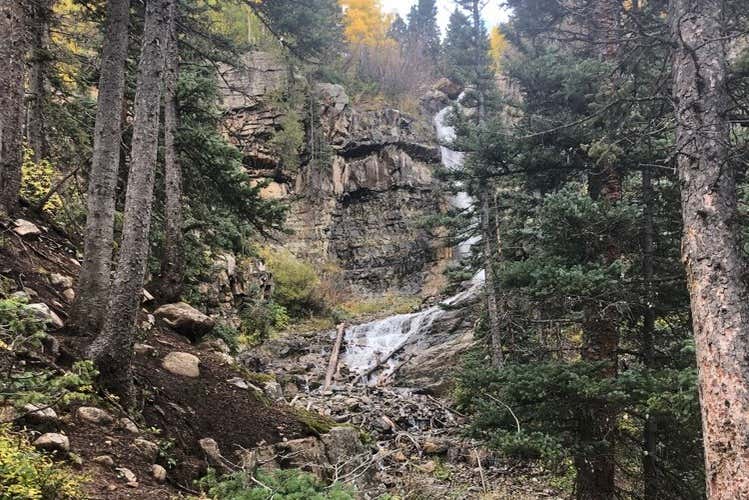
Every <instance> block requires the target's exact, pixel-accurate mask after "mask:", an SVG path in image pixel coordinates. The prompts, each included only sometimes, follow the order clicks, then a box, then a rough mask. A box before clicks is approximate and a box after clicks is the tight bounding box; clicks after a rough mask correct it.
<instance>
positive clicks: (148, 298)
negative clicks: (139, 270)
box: [143, 288, 154, 303]
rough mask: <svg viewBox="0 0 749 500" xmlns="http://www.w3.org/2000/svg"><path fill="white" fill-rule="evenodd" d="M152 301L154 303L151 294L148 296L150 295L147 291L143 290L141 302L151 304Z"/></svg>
mask: <svg viewBox="0 0 749 500" xmlns="http://www.w3.org/2000/svg"><path fill="white" fill-rule="evenodd" d="M153 301H154V296H153V295H151V294H150V293H149V292H148V290H146V289H145V288H144V289H143V302H146V303H148V302H153Z"/></svg>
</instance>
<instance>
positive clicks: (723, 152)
mask: <svg viewBox="0 0 749 500" xmlns="http://www.w3.org/2000/svg"><path fill="white" fill-rule="evenodd" d="M723 4H724V3H723V2H722V1H721V0H672V1H671V6H670V13H669V14H670V22H671V30H672V35H673V42H674V47H675V48H674V54H673V59H672V60H673V79H674V82H673V95H674V100H675V101H676V147H677V152H678V156H677V163H678V170H679V180H680V183H681V205H682V217H683V222H684V233H683V238H682V259H683V261H684V265H685V268H686V274H687V284H688V287H689V293H690V297H691V309H692V322H693V329H694V335H695V346H696V349H697V367H698V369H699V389H700V403H701V407H702V431H703V440H704V448H705V465H706V482H707V493H708V497H709V498H711V499H738V498H749V325H747V322H748V321H749V301H748V300H749V294H748V293H747V286H746V284H745V282H744V279H745V277H746V275H745V265H744V262H743V259H742V255H741V249H740V238H739V229H740V228H739V226H738V218H737V214H736V211H737V200H736V196H737V195H736V173H735V169H734V166H733V165H732V164H731V162H730V159H729V125H728V121H727V118H726V113H727V111H726V110H727V108H728V92H727V88H726V57H725V46H724V33H723V29H722V18H723V14H724V13H723Z"/></svg>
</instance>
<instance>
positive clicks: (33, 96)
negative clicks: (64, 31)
mask: <svg viewBox="0 0 749 500" xmlns="http://www.w3.org/2000/svg"><path fill="white" fill-rule="evenodd" d="M51 17H52V1H51V0H35V1H34V2H32V5H31V22H30V28H31V44H32V46H31V61H30V63H31V68H30V71H29V121H28V127H27V130H26V136H27V139H28V143H29V147H30V148H31V150H32V151H33V152H34V156H33V158H34V161H35V162H39V161H40V160H41V159H42V158H49V144H48V141H47V125H46V112H45V109H44V106H45V104H46V102H47V87H46V84H47V83H46V82H47V72H48V70H49V62H50V52H49V22H50V18H51Z"/></svg>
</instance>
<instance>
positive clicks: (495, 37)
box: [489, 26, 507, 70]
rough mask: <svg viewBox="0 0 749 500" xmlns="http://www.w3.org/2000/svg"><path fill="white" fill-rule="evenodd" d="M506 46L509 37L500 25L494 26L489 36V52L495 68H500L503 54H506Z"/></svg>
mask: <svg viewBox="0 0 749 500" xmlns="http://www.w3.org/2000/svg"><path fill="white" fill-rule="evenodd" d="M506 48H507V39H506V38H505V35H504V34H503V33H502V31H501V30H500V29H499V26H495V27H494V28H492V31H491V33H490V36H489V54H490V56H491V59H492V64H493V65H494V69H496V70H499V68H500V66H501V62H502V55H503V54H504V52H505V49H506Z"/></svg>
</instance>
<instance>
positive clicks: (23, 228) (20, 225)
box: [13, 219, 42, 236]
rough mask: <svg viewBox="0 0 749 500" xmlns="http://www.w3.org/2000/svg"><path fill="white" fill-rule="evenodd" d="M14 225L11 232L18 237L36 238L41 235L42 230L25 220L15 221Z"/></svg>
mask: <svg viewBox="0 0 749 500" xmlns="http://www.w3.org/2000/svg"><path fill="white" fill-rule="evenodd" d="M14 224H15V226H16V227H15V228H14V229H13V232H14V233H16V234H17V235H18V236H38V235H40V234H42V230H41V229H39V227H38V226H37V225H36V224H34V223H33V222H29V221H27V220H25V219H16V220H15V221H14Z"/></svg>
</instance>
